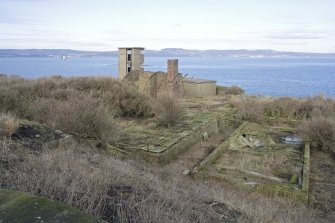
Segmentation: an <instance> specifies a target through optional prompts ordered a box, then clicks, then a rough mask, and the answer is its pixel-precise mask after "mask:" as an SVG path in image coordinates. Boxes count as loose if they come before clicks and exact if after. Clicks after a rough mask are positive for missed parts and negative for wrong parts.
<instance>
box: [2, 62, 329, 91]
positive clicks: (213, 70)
mask: <svg viewBox="0 0 335 223" xmlns="http://www.w3.org/2000/svg"><path fill="white" fill-rule="evenodd" d="M167 59H168V58H163V57H145V63H144V64H145V65H144V69H145V70H148V71H166V69H167V66H166V61H167ZM178 59H179V72H180V73H183V74H184V75H187V77H195V78H204V79H210V80H216V81H217V84H219V85H224V86H232V85H237V86H240V87H242V88H243V89H245V90H246V93H247V94H257V95H269V96H294V97H308V96H313V95H317V94H324V95H326V96H330V97H334V98H335V58H217V57H216V58H204V57H201V58H194V57H181V58H178ZM0 73H1V74H15V75H19V76H22V77H25V78H29V79H34V78H39V77H46V76H51V75H63V76H95V75H104V76H106V75H110V76H113V77H117V57H79V58H69V59H67V60H61V59H59V58H25V57H17V58H0Z"/></svg>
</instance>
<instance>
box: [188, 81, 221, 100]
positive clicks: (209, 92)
mask: <svg viewBox="0 0 335 223" xmlns="http://www.w3.org/2000/svg"><path fill="white" fill-rule="evenodd" d="M183 84H184V90H185V96H186V97H206V96H214V95H216V83H215V82H205V83H196V82H187V81H183Z"/></svg>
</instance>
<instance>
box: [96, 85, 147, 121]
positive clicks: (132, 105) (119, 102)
mask: <svg viewBox="0 0 335 223" xmlns="http://www.w3.org/2000/svg"><path fill="white" fill-rule="evenodd" d="M102 99H103V100H104V102H105V103H106V104H107V105H109V106H110V108H112V109H111V110H112V111H114V112H115V113H116V114H117V115H118V116H121V117H149V116H152V114H153V112H152V107H151V101H150V99H149V98H148V97H147V96H145V95H144V94H142V93H140V92H139V91H138V90H137V89H135V88H133V87H130V86H127V85H126V84H124V83H121V84H120V85H119V86H117V87H115V88H113V89H111V90H110V91H109V92H107V93H106V94H104V95H103V96H102Z"/></svg>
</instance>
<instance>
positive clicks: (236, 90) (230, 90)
mask: <svg viewBox="0 0 335 223" xmlns="http://www.w3.org/2000/svg"><path fill="white" fill-rule="evenodd" d="M216 91H217V94H218V95H222V94H227V95H242V94H244V93H245V91H244V90H243V89H242V88H240V87H238V86H231V87H224V86H217V87H216Z"/></svg>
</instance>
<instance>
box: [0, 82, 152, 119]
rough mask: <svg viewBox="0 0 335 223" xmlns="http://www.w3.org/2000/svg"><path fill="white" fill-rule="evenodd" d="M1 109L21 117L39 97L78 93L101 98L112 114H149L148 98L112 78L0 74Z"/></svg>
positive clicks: (25, 114)
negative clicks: (0, 77) (10, 75)
mask: <svg viewBox="0 0 335 223" xmlns="http://www.w3.org/2000/svg"><path fill="white" fill-rule="evenodd" d="M0 82H1V83H0V90H1V91H0V105H1V107H0V111H6V112H7V111H10V112H14V113H16V114H17V115H18V116H20V117H23V118H30V114H29V113H28V114H27V113H26V112H25V111H26V110H27V107H29V104H30V103H32V102H33V101H35V100H38V99H56V100H58V101H66V100H68V99H69V98H71V97H74V96H76V95H80V94H90V95H92V96H93V97H94V98H98V99H102V100H103V103H104V104H105V105H106V106H107V107H108V108H109V109H110V112H111V113H113V114H114V115H115V114H117V115H119V116H122V117H145V116H151V115H152V108H151V103H150V100H149V98H148V97H146V96H145V95H143V94H141V93H140V92H138V91H137V90H136V89H134V88H132V87H129V86H127V85H126V84H125V83H122V82H120V81H118V80H116V79H114V78H111V77H76V78H63V77H60V76H53V77H49V78H40V79H37V80H25V79H20V78H16V77H2V79H1V81H0Z"/></svg>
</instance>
